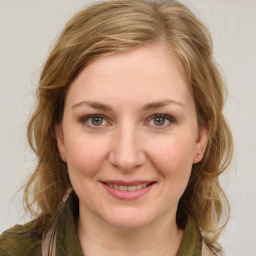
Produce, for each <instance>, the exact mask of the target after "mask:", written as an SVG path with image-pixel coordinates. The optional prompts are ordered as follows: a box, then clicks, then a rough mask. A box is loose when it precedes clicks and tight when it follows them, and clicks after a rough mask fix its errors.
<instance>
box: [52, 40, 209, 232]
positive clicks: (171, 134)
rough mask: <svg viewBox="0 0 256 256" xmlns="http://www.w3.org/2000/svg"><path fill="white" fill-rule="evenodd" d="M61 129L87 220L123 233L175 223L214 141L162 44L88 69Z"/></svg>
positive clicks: (178, 67)
mask: <svg viewBox="0 0 256 256" xmlns="http://www.w3.org/2000/svg"><path fill="white" fill-rule="evenodd" d="M56 130H57V132H56V138H57V141H58V148H59V151H60V154H61V155H63V156H64V157H65V161H66V162H67V166H68V171H69V176H70V180H71V183H72V185H73V188H74V190H75V192H76V193H77V195H78V197H79V200H80V206H79V207H80V209H79V210H80V216H86V218H87V219H89V218H91V219H94V220H96V221H98V222H102V221H103V222H104V223H106V224H108V225H111V226H114V227H117V228H136V227H141V226H145V225H147V224H149V223H152V222H154V221H157V220H161V219H165V218H167V219H170V220H175V216H176V210H177V205H178V201H179V199H180V197H181V196H182V194H183V192H184V190H185V188H186V186H187V183H188V180H189V177H190V173H191V168H192V165H193V163H196V162H198V161H200V160H201V158H202V156H203V152H204V149H205V147H206V143H207V130H206V129H205V128H201V129H199V128H198V125H197V116H196V111H195V105H194V100H193V96H192V94H191V91H190V89H189V86H188V84H187V81H186V76H185V73H184V70H183V68H182V66H181V64H180V62H179V61H178V59H177V58H176V57H175V55H174V54H173V53H171V52H170V51H167V50H166V48H165V47H164V46H162V45H160V44H159V45H150V46H142V47H139V48H136V49H132V50H130V51H127V52H121V53H115V54H112V55H111V56H107V57H102V58H99V59H97V60H95V61H94V62H92V63H91V64H89V65H88V66H87V67H86V68H84V69H83V70H82V71H81V73H80V74H79V75H78V77H77V78H76V79H75V80H74V82H73V83H72V84H71V86H70V89H69V91H68V93H67V97H66V102H65V107H64V115H63V121H62V124H61V125H60V126H58V127H57V129H56Z"/></svg>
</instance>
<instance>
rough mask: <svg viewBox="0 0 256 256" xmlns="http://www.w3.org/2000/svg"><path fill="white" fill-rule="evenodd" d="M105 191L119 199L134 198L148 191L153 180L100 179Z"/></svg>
mask: <svg viewBox="0 0 256 256" xmlns="http://www.w3.org/2000/svg"><path fill="white" fill-rule="evenodd" d="M101 183H102V185H103V186H104V187H105V189H106V191H107V192H108V193H109V194H110V195H111V196H113V197H115V198H117V199H119V200H136V199H138V198H140V197H142V196H143V195H145V194H147V193H149V191H150V190H151V188H152V187H153V186H154V184H156V182H155V181H153V182H152V181H133V182H124V181H101Z"/></svg>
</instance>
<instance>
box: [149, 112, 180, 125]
mask: <svg viewBox="0 0 256 256" xmlns="http://www.w3.org/2000/svg"><path fill="white" fill-rule="evenodd" d="M157 117H162V118H165V119H166V120H168V121H169V122H170V123H175V122H176V119H175V118H174V117H173V116H171V115H169V114H162V113H159V114H153V115H151V116H150V117H149V118H148V119H147V123H149V122H150V121H152V120H153V119H154V118H157ZM169 125H170V124H167V125H163V126H157V125H154V126H153V127H154V128H155V127H156V128H157V129H161V128H162V129H163V128H166V127H168V126H169Z"/></svg>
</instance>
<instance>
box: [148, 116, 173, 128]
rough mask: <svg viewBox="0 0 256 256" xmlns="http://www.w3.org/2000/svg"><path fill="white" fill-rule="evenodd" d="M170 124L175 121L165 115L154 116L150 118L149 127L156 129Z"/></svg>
mask: <svg viewBox="0 0 256 256" xmlns="http://www.w3.org/2000/svg"><path fill="white" fill-rule="evenodd" d="M171 122H172V123H173V122H175V119H174V118H173V117H172V116H169V115H166V114H156V115H154V116H153V117H151V119H150V121H149V125H151V126H157V127H166V126H168V125H170V123H171Z"/></svg>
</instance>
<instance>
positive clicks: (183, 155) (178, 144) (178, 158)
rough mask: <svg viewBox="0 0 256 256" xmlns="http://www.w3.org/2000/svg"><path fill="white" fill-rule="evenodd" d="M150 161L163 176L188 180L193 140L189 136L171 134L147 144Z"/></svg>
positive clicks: (191, 161)
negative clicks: (153, 143) (171, 135)
mask: <svg viewBox="0 0 256 256" xmlns="http://www.w3.org/2000/svg"><path fill="white" fill-rule="evenodd" d="M149 149H150V151H149V155H150V156H151V161H152V162H153V164H154V165H155V166H156V168H157V169H158V171H159V172H161V173H162V175H163V176H165V177H170V176H171V177H177V179H179V178H180V179H181V180H182V179H183V178H184V180H185V181H186V180H188V178H189V176H190V173H191V168H192V164H193V152H194V142H193V141H192V140H191V139H190V137H186V136H173V137H170V138H165V139H164V140H162V141H159V142H158V143H155V145H154V146H153V145H151V146H149Z"/></svg>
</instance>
